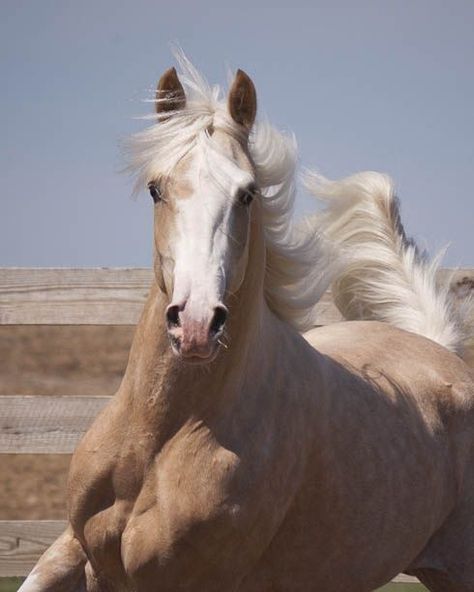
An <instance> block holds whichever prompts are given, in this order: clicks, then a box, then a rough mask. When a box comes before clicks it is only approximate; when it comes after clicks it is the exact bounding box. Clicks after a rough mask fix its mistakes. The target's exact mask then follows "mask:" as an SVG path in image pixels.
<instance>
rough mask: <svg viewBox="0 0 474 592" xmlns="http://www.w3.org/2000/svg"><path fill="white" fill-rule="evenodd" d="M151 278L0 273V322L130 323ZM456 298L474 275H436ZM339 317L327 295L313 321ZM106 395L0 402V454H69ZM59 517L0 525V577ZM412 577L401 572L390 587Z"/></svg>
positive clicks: (12, 570)
mask: <svg viewBox="0 0 474 592" xmlns="http://www.w3.org/2000/svg"><path fill="white" fill-rule="evenodd" d="M152 281H153V272H152V271H151V270H150V269H127V268H114V269H111V268H100V269H97V268H93V269H63V268H34V269H27V268H3V269H2V268H0V325H134V324H136V323H137V321H138V318H139V316H140V313H141V310H142V308H143V304H144V302H145V299H146V296H147V294H148V291H149V288H150V285H151V283H152ZM439 281H440V282H450V284H451V289H452V290H453V292H454V293H455V294H456V296H457V297H459V299H460V300H462V299H464V298H465V297H467V296H468V295H469V294H474V270H472V269H458V270H456V271H454V272H450V271H449V270H442V271H440V273H439ZM340 320H341V315H340V313H339V311H338V310H337V308H336V307H335V306H334V304H333V302H332V299H331V294H330V293H329V292H328V293H326V294H325V295H324V296H323V298H322V299H321V301H320V303H319V304H318V306H317V319H316V323H317V324H319V325H326V324H330V323H334V322H337V321H340ZM110 399H111V397H90V396H53V397H51V396H47V397H46V396H40V397H37V396H14V395H13V396H4V397H0V454H11V453H14V454H24V453H28V454H44V453H50V454H70V453H72V452H73V451H74V449H75V447H76V445H77V443H78V442H79V440H80V438H81V437H82V435H83V434H84V433H85V431H86V430H87V429H88V427H89V426H90V424H91V423H92V421H93V420H94V418H95V417H96V416H97V414H98V413H99V412H100V411H101V410H102V409H103V408H104V407H105V405H106V404H107V402H108V401H110ZM65 525H66V523H65V522H64V521H61V520H0V577H5V576H24V575H26V574H27V573H28V572H29V571H30V570H31V568H32V567H33V566H34V564H35V563H36V561H37V560H38V558H39V557H40V555H41V554H42V553H43V552H44V551H45V550H46V549H47V548H48V546H49V545H50V544H51V543H52V542H53V541H54V540H55V539H56V538H57V536H58V535H59V534H60V533H61V532H62V531H63V530H64V528H65ZM417 581H418V580H417V579H416V578H413V577H410V576H406V575H399V576H397V578H395V579H394V580H393V582H395V583H400V584H401V583H413V582H417Z"/></svg>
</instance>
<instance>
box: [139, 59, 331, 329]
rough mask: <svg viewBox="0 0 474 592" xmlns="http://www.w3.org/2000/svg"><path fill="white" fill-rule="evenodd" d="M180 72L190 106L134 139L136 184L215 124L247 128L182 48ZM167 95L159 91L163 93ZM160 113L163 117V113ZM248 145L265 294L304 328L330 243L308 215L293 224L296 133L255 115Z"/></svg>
mask: <svg viewBox="0 0 474 592" xmlns="http://www.w3.org/2000/svg"><path fill="white" fill-rule="evenodd" d="M177 60H178V62H179V65H180V72H179V79H180V81H181V83H182V84H183V87H184V88H185V91H186V106H185V108H184V109H182V110H180V111H176V112H174V113H173V116H172V117H169V113H167V114H166V116H167V117H166V119H164V118H163V116H160V115H152V116H147V117H146V119H150V118H153V119H154V120H155V122H154V123H153V124H152V125H150V126H149V127H148V128H146V129H145V130H144V131H141V132H139V133H137V134H135V135H134V136H132V137H131V138H130V140H129V142H128V153H129V159H130V160H129V162H130V164H129V170H130V171H132V172H133V173H135V174H136V176H137V186H138V187H140V188H141V187H144V186H146V184H147V183H148V182H149V181H151V180H153V179H154V178H156V177H158V176H160V175H163V174H164V175H166V174H168V173H170V172H171V171H172V170H173V168H174V167H175V166H176V164H177V163H178V162H179V160H180V159H181V158H182V157H183V156H184V155H185V154H187V152H188V151H189V150H190V149H191V148H192V147H193V146H195V145H196V143H197V142H202V141H204V142H205V141H208V140H209V130H210V129H212V128H213V127H217V126H218V127H219V128H221V129H224V130H226V131H227V132H228V133H229V134H231V135H234V136H235V135H238V134H241V131H240V130H239V127H238V125H237V124H235V123H234V121H233V120H232V118H231V117H230V115H229V114H228V111H227V106H226V103H225V101H224V100H223V99H222V94H221V90H220V88H219V87H218V86H213V87H210V86H209V84H208V83H207V82H206V80H205V79H204V78H203V76H202V75H201V74H200V73H199V72H198V71H197V70H196V69H195V68H194V66H193V65H192V64H191V63H190V62H189V61H188V60H187V59H186V58H185V57H184V56H183V55H178V56H177ZM160 100H161V99H160ZM160 119H161V121H160ZM249 152H250V156H251V159H252V162H253V164H254V166H255V171H256V180H257V183H258V186H259V189H260V192H261V199H262V206H263V216H264V228H265V239H266V253H267V260H266V275H265V283H264V286H265V295H266V299H267V302H268V304H269V306H270V307H271V309H272V310H273V311H274V312H275V313H276V314H277V315H278V316H279V317H280V318H282V319H284V320H286V321H288V322H290V323H291V324H292V325H294V326H295V327H296V328H298V329H299V330H305V329H308V328H310V327H311V326H313V325H314V314H313V311H314V306H315V304H316V303H317V302H318V301H319V299H320V298H321V296H322V294H323V293H324V292H325V290H326V289H327V287H328V286H329V284H330V283H331V280H332V278H333V275H334V271H333V270H334V267H335V266H334V259H333V257H332V251H331V249H330V248H329V246H328V245H327V244H326V243H325V242H324V241H323V239H322V238H321V236H320V234H319V233H318V231H317V226H316V223H315V222H314V221H310V219H307V220H304V221H303V223H302V224H298V225H295V223H294V221H293V209H294V201H295V195H296V182H295V177H296V166H297V149H296V141H295V139H294V137H293V136H288V135H284V134H283V133H281V132H279V131H277V130H276V129H275V128H273V127H272V126H271V125H270V124H269V123H267V122H264V123H256V124H255V126H254V129H253V131H252V133H251V136H250V139H249Z"/></svg>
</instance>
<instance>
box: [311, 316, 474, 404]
mask: <svg viewBox="0 0 474 592" xmlns="http://www.w3.org/2000/svg"><path fill="white" fill-rule="evenodd" d="M304 337H305V339H306V340H307V341H308V343H310V345H312V346H313V347H314V348H315V349H316V350H317V351H318V352H319V353H321V354H323V355H324V356H327V357H328V358H329V359H331V360H332V361H334V362H335V363H336V364H340V365H341V366H343V367H344V368H345V369H346V370H348V371H349V372H351V373H354V374H357V375H359V376H362V377H363V378H365V379H367V380H371V381H373V382H374V383H376V384H377V383H379V382H382V381H390V382H392V384H394V385H397V386H399V387H400V389H401V390H403V391H404V392H407V393H409V395H411V396H413V397H414V398H415V399H417V400H418V401H419V402H420V403H422V402H424V403H426V404H429V402H430V401H431V403H432V404H436V405H441V406H445V407H446V410H448V409H449V410H451V411H453V410H455V409H459V410H461V411H462V412H465V411H468V410H469V409H473V408H474V373H473V372H472V370H471V369H470V368H469V366H468V365H467V364H466V363H465V362H464V361H463V360H462V359H461V358H460V357H459V356H457V355H456V354H454V353H452V352H450V351H448V350H447V349H446V348H445V347H443V346H442V345H439V344H438V343H435V342H434V341H431V340H430V339H427V338H425V337H423V336H421V335H417V334H415V333H410V332H408V331H403V330H402V329H398V328H396V327H393V326H391V325H388V324H386V323H380V322H377V321H348V322H342V323H337V324H333V325H327V326H325V327H318V328H315V329H312V330H311V331H308V332H307V333H306V334H305V335H304ZM425 399H426V400H425Z"/></svg>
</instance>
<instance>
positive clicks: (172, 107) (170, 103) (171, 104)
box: [156, 68, 186, 114]
mask: <svg viewBox="0 0 474 592" xmlns="http://www.w3.org/2000/svg"><path fill="white" fill-rule="evenodd" d="M185 105H186V95H185V93H184V88H183V85H182V84H181V82H180V81H179V78H178V74H177V73H176V68H170V69H169V70H166V72H165V73H164V74H163V76H162V77H161V78H160V80H159V81H158V86H157V87H156V112H157V113H158V114H160V113H166V112H167V111H179V110H180V109H184V106H185Z"/></svg>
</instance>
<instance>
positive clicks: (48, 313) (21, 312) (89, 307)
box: [0, 268, 341, 325]
mask: <svg viewBox="0 0 474 592" xmlns="http://www.w3.org/2000/svg"><path fill="white" fill-rule="evenodd" d="M151 282H152V271H151V270H150V269H139V268H137V269H127V268H115V269H112V268H100V269H95V268H91V269H66V268H32V269H28V268H0V325H20V324H23V325H134V324H136V323H137V321H138V318H139V316H140V313H141V310H142V308H143V304H144V302H145V299H146V296H147V294H148V290H149V287H150V285H151ZM317 310H318V313H319V314H318V317H320V319H321V320H320V322H319V321H318V324H327V323H331V322H336V321H338V320H340V319H341V315H340V313H339V311H338V310H337V309H336V307H335V306H334V304H333V303H332V301H331V297H330V295H329V294H326V295H325V296H324V297H323V299H322V300H321V302H320V303H319V304H318V308H317Z"/></svg>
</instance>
